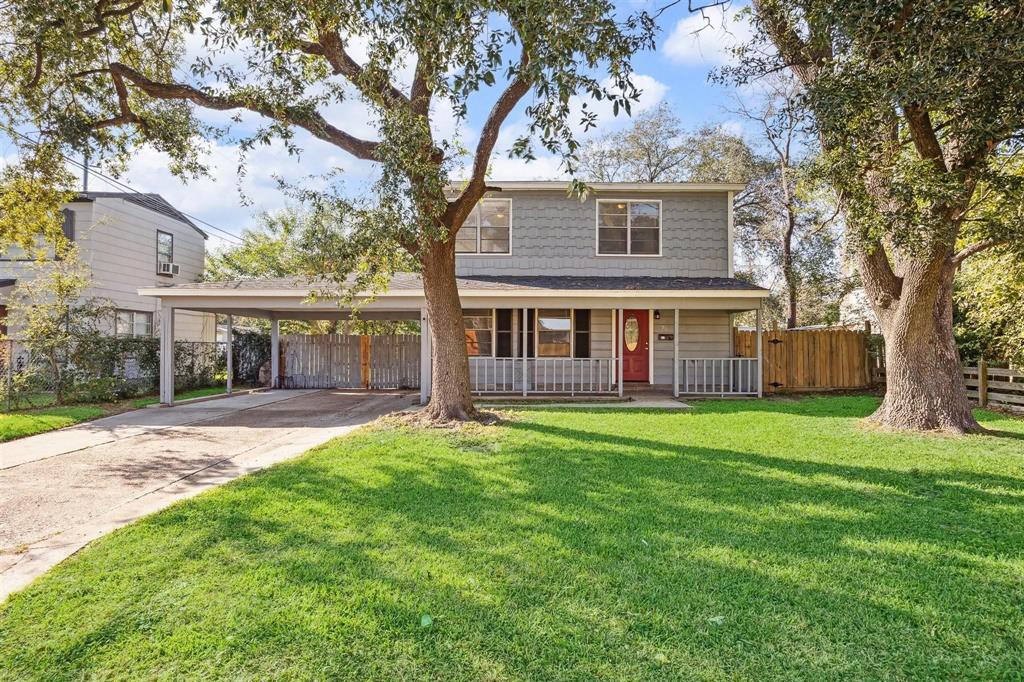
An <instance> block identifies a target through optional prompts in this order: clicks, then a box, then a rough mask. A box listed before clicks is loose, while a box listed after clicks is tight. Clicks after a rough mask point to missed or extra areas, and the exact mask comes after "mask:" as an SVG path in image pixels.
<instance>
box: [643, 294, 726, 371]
mask: <svg viewBox="0 0 1024 682" xmlns="http://www.w3.org/2000/svg"><path fill="white" fill-rule="evenodd" d="M672 327H673V313H672V311H671V310H662V311H661V319H660V320H655V321H654V383H656V384H671V383H672V354H673V348H672V341H658V334H669V335H671V334H672ZM731 355H732V319H731V317H730V313H728V312H726V311H717V310H680V311H679V357H680V358H727V357H730V356H731Z"/></svg>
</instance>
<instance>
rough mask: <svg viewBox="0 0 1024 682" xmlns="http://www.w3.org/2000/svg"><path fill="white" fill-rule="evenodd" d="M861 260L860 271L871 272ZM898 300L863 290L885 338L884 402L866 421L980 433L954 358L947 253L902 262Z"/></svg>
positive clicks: (868, 283)
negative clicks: (866, 293) (868, 298)
mask: <svg viewBox="0 0 1024 682" xmlns="http://www.w3.org/2000/svg"><path fill="white" fill-rule="evenodd" d="M866 260H868V259H862V272H864V271H869V270H870V268H872V267H873V265H872V264H871V263H868V262H865V261H866ZM904 263H905V264H904V268H903V272H902V281H901V286H900V288H899V297H898V298H891V297H889V296H886V295H884V294H883V293H882V292H880V291H879V288H880V287H879V282H878V281H877V280H876V279H875V278H873V277H865V288H866V289H867V292H868V295H869V297H870V299H871V304H872V307H873V308H874V309H875V313H876V314H877V315H878V319H879V323H880V325H881V331H882V335H883V336H884V338H885V357H886V389H885V399H884V400H883V401H882V404H881V406H880V407H879V408H878V410H877V411H876V412H875V413H874V415H872V417H871V419H872V420H873V421H875V422H877V423H879V424H882V425H884V426H887V427H891V428H896V429H906V430H917V431H923V430H936V429H937V430H942V431H947V432H951V433H971V432H977V431H981V430H982V428H981V427H980V426H979V425H978V422H977V421H976V420H975V419H974V416H973V415H972V414H971V405H970V402H969V401H968V399H967V390H966V387H965V385H964V379H963V372H962V370H961V368H960V355H959V353H958V352H957V348H956V340H955V338H954V336H953V275H954V274H955V271H956V268H955V266H954V265H953V264H952V262H951V257H950V254H948V253H942V254H936V255H933V256H932V257H931V258H928V259H925V258H922V259H920V260H907V261H905V262H904Z"/></svg>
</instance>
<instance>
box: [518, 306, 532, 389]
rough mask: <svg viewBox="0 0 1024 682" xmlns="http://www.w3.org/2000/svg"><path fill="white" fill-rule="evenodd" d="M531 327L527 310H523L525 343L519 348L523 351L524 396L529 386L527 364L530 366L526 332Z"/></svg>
mask: <svg viewBox="0 0 1024 682" xmlns="http://www.w3.org/2000/svg"><path fill="white" fill-rule="evenodd" d="M529 325H530V318H529V316H528V315H527V314H526V308H523V330H522V331H523V342H522V343H520V344H519V347H520V349H521V350H522V352H521V353H520V355H522V356H523V396H525V395H526V385H527V378H526V377H527V371H526V370H527V364H529V363H528V362H527V359H526V358H527V354H526V342H527V339H528V338H529V336H528V335H527V333H526V331H527V328H528V327H529Z"/></svg>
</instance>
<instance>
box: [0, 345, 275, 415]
mask: <svg viewBox="0 0 1024 682" xmlns="http://www.w3.org/2000/svg"><path fill="white" fill-rule="evenodd" d="M232 346H233V348H232V352H233V360H234V372H233V373H234V377H233V381H234V382H236V383H237V384H249V385H255V384H256V383H257V382H258V377H259V369H260V366H262V365H263V364H264V363H265V362H267V360H268V359H269V358H270V339H269V336H267V335H266V334H261V333H259V332H239V333H236V335H235V338H234V342H233V344H232ZM69 358H74V360H73V361H72V360H70V359H69ZM174 368H175V377H174V386H175V391H187V390H190V389H195V388H204V387H208V386H218V385H223V384H225V383H226V381H227V343H225V342H214V341H175V342H174ZM159 384H160V340H159V339H157V338H152V337H103V338H101V339H97V340H94V341H92V342H90V347H89V348H87V349H69V350H66V351H64V352H61V353H56V354H50V355H44V354H41V353H34V352H33V351H32V349H31V348H30V347H29V346H28V345H27V344H25V343H24V342H23V341H20V340H18V339H3V340H0V405H2V406H3V408H5V409H6V410H8V411H9V410H18V409H30V408H36V407H47V406H50V405H67V404H75V403H96V402H112V401H117V400H124V399H126V398H134V397H139V396H145V395H151V394H154V393H156V392H157V390H158V389H159Z"/></svg>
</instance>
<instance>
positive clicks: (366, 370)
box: [359, 334, 372, 389]
mask: <svg viewBox="0 0 1024 682" xmlns="http://www.w3.org/2000/svg"><path fill="white" fill-rule="evenodd" d="M371 352H372V351H371V350H370V337H369V336H366V335H365V334H364V335H362V336H360V337H359V382H360V383H361V384H362V386H363V388H364V389H368V388H370V353H371Z"/></svg>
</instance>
